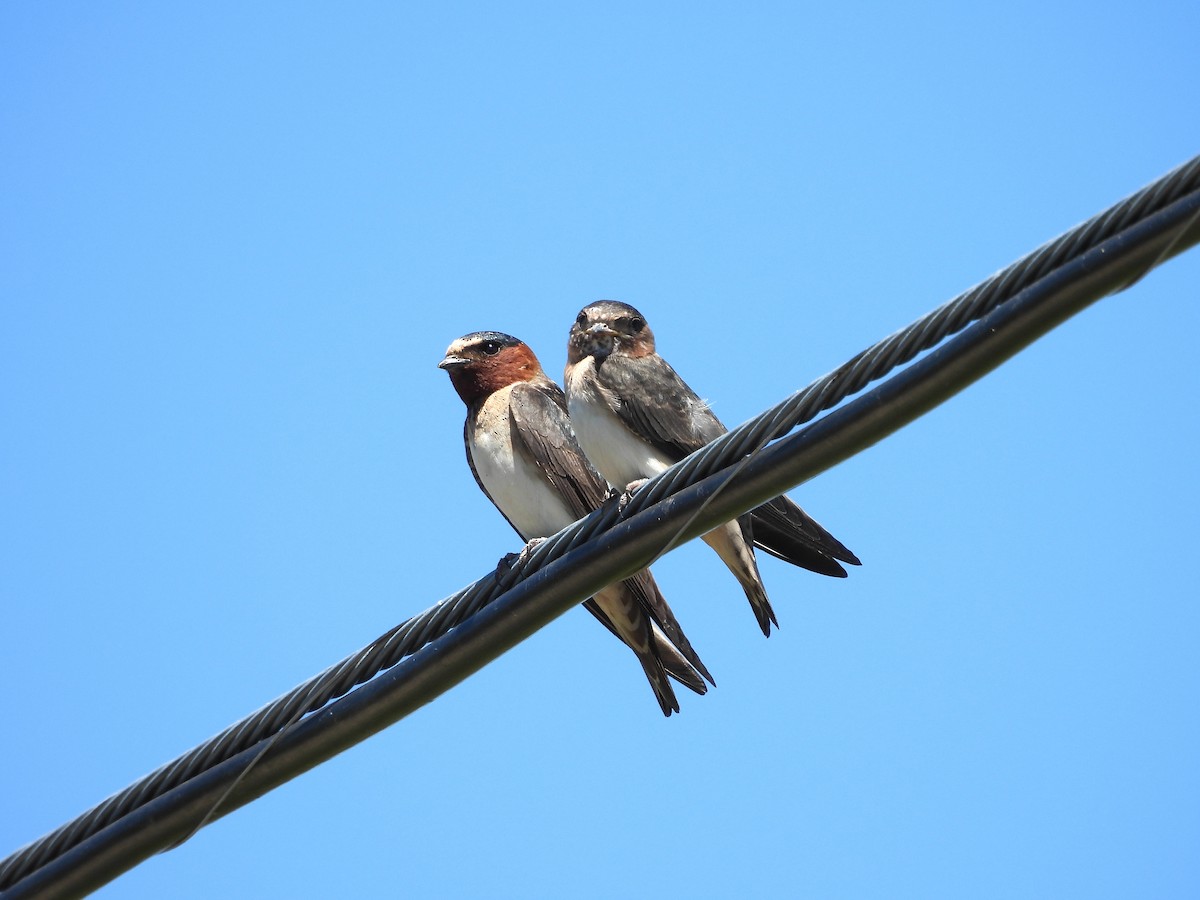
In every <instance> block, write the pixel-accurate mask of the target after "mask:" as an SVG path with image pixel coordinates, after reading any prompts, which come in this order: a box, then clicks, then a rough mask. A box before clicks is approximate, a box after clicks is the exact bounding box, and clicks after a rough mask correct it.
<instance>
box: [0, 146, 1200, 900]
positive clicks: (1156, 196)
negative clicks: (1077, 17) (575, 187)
mask: <svg viewBox="0 0 1200 900" xmlns="http://www.w3.org/2000/svg"><path fill="white" fill-rule="evenodd" d="M1198 192H1200V158H1197V159H1194V160H1192V161H1190V162H1189V163H1186V164H1185V165H1183V166H1181V167H1179V168H1178V169H1176V170H1175V171H1173V172H1171V173H1169V174H1168V175H1166V176H1164V177H1163V178H1161V179H1159V180H1158V181H1156V182H1155V183H1153V184H1152V185H1150V186H1148V187H1147V188H1145V189H1143V190H1141V191H1139V192H1137V193H1136V194H1134V195H1132V196H1131V197H1129V198H1127V199H1126V200H1124V201H1122V202H1121V203H1118V204H1117V205H1115V206H1114V207H1112V208H1111V209H1110V210H1108V211H1106V212H1104V213H1102V214H1100V215H1098V216H1096V217H1094V218H1093V219H1091V220H1089V221H1087V222H1085V223H1083V224H1082V225H1080V226H1078V227H1077V228H1074V229H1072V230H1071V231H1069V232H1067V233H1066V234H1064V235H1063V236H1061V237H1060V238H1057V239H1055V240H1054V241H1051V242H1049V243H1048V244H1046V245H1044V246H1043V247H1041V248H1039V249H1038V250H1036V251H1034V252H1033V253H1031V254H1029V255H1027V256H1026V257H1024V258H1022V259H1021V260H1019V261H1017V262H1016V263H1014V264H1012V265H1011V266H1009V267H1008V268H1006V269H1004V270H1003V271H1001V272H999V273H997V274H996V275H994V276H992V277H991V278H989V279H988V280H986V281H984V282H983V283H981V284H980V285H978V286H976V287H975V288H972V289H971V290H970V291H967V292H966V293H964V294H963V295H961V296H960V297H958V298H955V299H954V300H952V301H950V302H949V303H947V304H945V305H944V306H942V307H940V308H938V309H937V310H934V311H933V312H931V313H929V314H928V315H926V316H924V317H922V318H921V319H919V320H918V321H917V322H915V323H913V324H912V325H910V326H908V327H907V328H905V329H903V330H901V331H899V332H896V333H895V334H893V335H891V336H890V337H888V338H886V339H884V340H883V341H880V342H879V343H877V344H876V345H874V346H873V347H871V348H869V349H868V350H865V351H863V352H862V353H860V354H858V355H857V356H856V357H854V358H853V359H852V360H850V361H849V362H847V363H846V364H845V365H843V366H841V367H840V368H838V369H837V370H835V371H834V372H833V373H831V374H829V375H827V376H825V377H823V378H821V379H818V381H816V382H814V383H813V384H812V385H810V386H809V387H808V388H805V389H804V390H802V391H799V392H797V393H796V394H793V395H792V396H791V397H789V398H788V399H787V400H785V401H784V402H783V403H781V404H779V405H777V406H776V407H773V408H772V409H771V410H768V411H767V412H765V413H763V414H762V415H760V416H758V417H756V418H755V419H752V420H750V421H749V422H747V423H745V424H744V425H742V426H740V427H739V428H737V429H735V430H734V431H732V432H730V433H729V434H727V435H725V436H723V437H722V438H720V439H718V440H717V441H715V442H713V444H711V445H709V446H708V447H705V448H703V449H701V450H700V451H697V453H695V454H693V455H692V456H690V457H688V458H687V459H685V460H683V461H682V462H680V463H679V464H678V465H676V466H675V467H673V468H671V469H669V470H668V471H666V472H664V473H663V474H662V475H660V476H658V477H657V478H655V479H654V480H652V481H651V482H649V483H648V484H647V485H646V486H645V487H644V488H643V489H642V490H640V491H638V492H637V493H636V494H635V495H634V496H633V497H632V498H631V499H630V500H629V502H628V503H627V505H626V506H625V507H624V509H623V510H618V509H617V507H616V506H615V505H611V506H607V507H605V508H603V509H601V510H598V511H597V512H595V513H593V514H592V515H591V516H588V517H587V518H585V519H583V520H581V521H580V522H577V523H575V524H574V525H572V526H570V527H569V528H567V529H564V530H563V531H562V532H560V533H559V534H558V535H555V536H554V537H552V538H550V539H548V540H547V541H545V542H543V543H542V544H541V545H539V546H538V547H537V548H536V549H535V550H534V551H533V552H532V553H530V554H528V556H527V558H525V559H523V560H521V561H519V562H518V563H517V564H516V565H515V566H514V567H513V568H512V569H511V570H509V571H508V572H507V573H505V574H504V576H503V577H502V578H500V579H497V577H496V576H495V575H488V576H486V577H484V578H482V579H480V580H479V581H477V582H475V583H474V584H472V585H470V586H469V587H467V588H465V589H464V590H462V591H460V592H458V593H457V594H454V595H453V596H451V597H449V598H447V599H446V600H444V601H442V602H441V603H439V604H437V605H436V606H434V607H431V608H430V609H428V610H426V611H425V612H423V613H421V614H420V615H418V616H415V617H413V618H412V619H410V620H408V621H407V622H404V623H402V624H401V625H399V626H397V627H396V628H394V629H392V630H391V631H389V632H387V633H386V634H384V635H382V636H381V637H380V638H378V639H377V640H376V641H374V642H373V643H372V644H371V645H369V646H368V647H366V648H364V649H363V650H361V651H359V652H358V653H355V654H353V655H352V656H349V657H347V658H346V659H345V660H343V661H342V662H340V663H338V664H336V665H334V666H332V667H330V668H329V669H327V670H326V671H325V672H323V673H321V674H320V675H318V676H316V677H315V678H313V679H310V680H309V681H307V682H305V683H304V684H302V685H300V686H299V687H297V688H296V689H294V690H292V691H290V692H288V693H287V694H285V695H283V696H282V697H280V698H278V699H277V700H275V701H273V702H272V703H270V704H268V705H267V706H265V707H263V708H262V709H260V710H259V711H257V712H255V713H253V714H252V715H250V716H247V717H246V718H245V719H243V720H241V721H240V722H238V723H235V724H234V725H232V726H230V727H229V728H227V729H226V730H225V731H223V732H222V733H221V734H219V735H217V736H216V737H214V738H212V739H210V740H209V741H206V742H205V743H204V744H202V745H200V746H198V747H196V748H194V749H193V750H191V751H189V752H188V753H186V754H184V755H183V756H181V757H179V758H178V759H176V760H174V761H172V762H171V763H168V764H167V765H165V766H163V767H162V768H160V769H158V770H157V771H155V772H154V773H151V774H150V775H149V776H146V777H145V778H143V779H141V780H139V781H138V782H136V783H135V784H133V785H131V786H130V787H128V788H126V789H125V790H124V791H121V792H119V793H118V794H115V795H113V796H112V797H110V798H108V799H107V800H105V801H104V802H103V803H101V804H99V805H98V806H96V807H95V808H93V809H92V810H89V811H88V812H87V813H84V814H83V815H82V816H80V817H78V818H77V819H75V820H73V821H72V822H70V823H67V824H66V825H64V826H62V827H60V828H59V829H57V830H56V831H54V832H52V833H51V834H49V835H46V836H45V837H43V838H41V839H39V840H38V841H35V842H34V843H32V844H30V845H28V846H27V847H25V848H23V849H21V850H19V851H18V852H16V853H14V854H13V855H12V856H10V857H9V858H8V859H6V860H4V861H3V862H2V863H0V890H4V889H7V888H9V887H11V886H13V885H15V884H17V883H18V882H19V881H21V880H22V879H24V878H26V877H27V876H28V875H29V874H30V873H33V872H36V871H38V870H39V869H40V868H42V867H44V866H47V865H48V864H49V863H50V862H52V861H54V860H56V859H58V858H60V857H62V856H63V855H64V854H66V853H68V852H69V851H71V850H72V849H73V848H76V847H78V846H79V845H80V844H82V843H83V842H85V841H86V840H88V839H89V838H90V837H92V836H93V835H96V834H97V833H98V832H100V831H102V830H104V829H105V828H108V827H109V826H110V825H113V824H114V823H120V822H121V820H122V819H124V818H126V817H128V816H130V815H131V814H132V813H134V812H135V811H137V810H140V809H141V808H143V807H144V806H146V805H147V804H149V803H151V802H153V801H154V800H156V799H157V798H159V797H162V796H163V795H165V794H167V793H168V792H170V791H172V790H174V789H175V788H177V787H179V786H180V785H183V784H185V783H187V782H189V781H191V780H193V779H199V778H200V777H201V776H202V775H205V774H206V773H209V772H211V771H212V770H213V769H215V768H216V767H218V766H220V765H221V764H223V763H225V762H227V761H229V760H232V759H234V757H237V756H239V754H243V753H244V752H245V751H246V750H247V749H248V748H252V747H254V746H255V745H256V744H258V743H259V742H261V741H262V740H263V739H265V738H269V737H271V736H273V735H279V734H281V733H282V732H283V731H284V729H286V728H288V727H289V726H292V725H295V724H296V723H298V722H300V721H301V720H302V719H304V718H305V717H306V716H307V714H308V713H311V712H314V711H316V710H319V709H322V708H323V707H325V706H327V705H329V704H330V702H331V701H333V700H335V699H337V698H339V697H342V696H344V695H345V694H346V693H348V692H349V691H351V690H352V689H353V688H355V687H356V686H359V685H363V684H364V683H365V682H367V681H369V680H371V679H372V678H374V677H375V676H376V675H378V674H379V673H380V672H382V671H384V670H387V669H390V668H392V667H393V666H395V665H396V664H397V663H398V662H399V661H401V660H402V659H404V658H405V657H408V656H410V655H411V654H413V653H415V652H416V651H417V650H419V649H420V648H421V647H423V646H425V645H426V644H428V643H429V642H430V641H433V640H435V639H437V638H438V637H439V636H442V635H445V634H446V633H447V632H448V631H450V629H452V628H455V627H456V626H458V625H460V624H462V623H464V622H465V621H467V620H468V619H470V618H471V617H472V616H474V615H475V614H476V613H478V612H479V611H480V610H482V609H483V608H484V607H486V606H487V605H488V604H489V603H491V602H492V601H493V600H494V599H496V598H497V597H498V596H500V595H503V594H505V593H506V592H508V591H510V590H512V589H514V588H516V587H517V586H519V585H522V584H524V583H525V582H526V581H528V580H530V579H533V578H535V576H537V575H538V573H539V572H541V571H542V570H543V569H544V568H545V567H547V566H549V565H551V564H553V563H554V562H556V561H557V560H559V559H560V558H561V557H563V556H564V555H565V554H567V553H569V552H571V551H573V550H575V549H576V548H579V547H581V546H582V545H584V544H587V543H588V542H589V541H593V540H598V539H599V537H600V536H601V535H603V534H604V533H605V532H607V531H608V530H609V529H610V528H612V527H613V525H614V524H615V523H616V522H617V520H618V519H629V518H631V517H633V516H636V515H637V514H638V513H639V512H641V511H643V510H645V509H647V508H648V507H650V506H651V505H654V504H656V503H658V502H660V501H662V500H663V499H664V498H667V497H670V496H674V495H676V494H678V493H680V492H683V491H684V490H686V489H687V488H689V487H692V486H695V485H697V484H698V483H700V482H702V481H703V480H705V479H706V477H708V476H710V475H713V474H714V473H717V472H720V471H722V470H723V469H725V468H726V467H728V466H730V465H733V464H737V463H739V462H740V461H743V460H746V459H747V457H748V455H750V454H752V453H757V452H758V451H759V450H760V449H761V448H762V447H764V446H765V445H766V444H768V443H769V442H770V441H772V440H773V439H775V438H777V437H779V436H781V435H783V434H786V433H787V432H788V431H789V430H791V429H792V428H794V427H795V426H796V425H797V424H798V423H802V422H805V421H808V420H810V419H812V418H813V417H814V416H815V415H817V414H818V413H819V412H821V411H822V410H826V409H830V408H832V407H834V406H836V405H837V404H838V403H840V402H841V401H842V400H843V399H845V398H846V397H848V396H850V395H851V394H853V393H855V392H857V391H859V390H861V389H862V388H863V387H864V386H865V385H867V384H869V383H871V382H872V381H875V380H877V379H879V378H881V377H882V376H883V375H885V374H886V373H888V372H890V371H892V370H893V369H895V368H896V367H897V366H901V365H904V364H905V363H908V362H910V361H912V360H913V359H915V358H916V357H917V356H918V355H919V354H921V353H922V352H923V351H925V350H928V349H930V348H932V347H934V346H935V345H937V344H938V343H939V342H941V341H942V340H943V339H944V338H945V337H947V336H948V335H951V334H954V333H956V332H957V331H960V330H962V329H963V328H965V327H966V326H967V325H969V324H970V323H971V322H974V321H976V320H978V319H979V318H981V317H983V316H985V315H987V314H988V313H989V312H991V311H993V310H996V309H997V308H999V307H1000V306H1001V305H1002V304H1004V303H1006V302H1007V301H1008V300H1010V299H1012V298H1013V297H1015V296H1016V295H1017V294H1019V293H1020V292H1021V291H1022V290H1024V289H1025V288H1027V287H1029V286H1030V285H1033V284H1034V283H1036V282H1038V281H1039V280H1041V279H1044V278H1047V277H1048V276H1050V275H1051V274H1053V273H1055V272H1057V271H1060V270H1063V269H1064V267H1067V266H1068V265H1069V264H1072V263H1074V262H1076V261H1078V260H1079V259H1080V258H1081V257H1082V256H1083V255H1084V254H1086V253H1087V252H1088V251H1090V250H1092V249H1094V248H1096V247H1098V246H1099V245H1100V244H1102V243H1104V242H1106V241H1111V240H1112V239H1114V238H1118V237H1120V236H1121V235H1122V234H1123V233H1124V232H1127V231H1130V230H1131V229H1134V228H1135V226H1138V225H1140V224H1142V223H1145V222H1146V221H1147V220H1149V219H1150V218H1151V217H1153V216H1156V215H1158V214H1160V213H1162V212H1163V211H1165V210H1167V209H1168V208H1169V207H1172V206H1173V205H1174V204H1176V203H1177V202H1178V201H1181V200H1183V199H1185V198H1189V199H1195V197H1196V195H1197V194H1198ZM1192 225H1194V216H1193V217H1192V219H1191V221H1189V222H1186V223H1184V224H1183V225H1181V226H1180V227H1179V228H1178V231H1177V233H1176V236H1175V238H1174V240H1175V241H1176V242H1177V245H1172V244H1168V245H1167V246H1166V247H1164V248H1163V250H1162V252H1161V253H1160V254H1159V258H1158V259H1155V260H1150V261H1148V262H1147V263H1146V264H1144V265H1143V266H1142V267H1141V268H1140V269H1139V270H1138V271H1136V272H1134V273H1132V274H1130V275H1128V276H1127V277H1126V278H1125V280H1123V281H1121V282H1120V283H1117V284H1111V285H1108V286H1107V290H1106V292H1108V293H1111V292H1113V291H1115V290H1119V289H1121V288H1123V287H1125V286H1127V285H1128V284H1129V283H1132V282H1133V281H1135V280H1137V278H1140V277H1141V276H1142V275H1143V274H1144V272H1145V271H1146V270H1148V269H1149V268H1152V267H1153V266H1154V265H1155V264H1157V262H1158V261H1160V260H1161V258H1164V257H1165V256H1167V255H1173V253H1174V252H1178V250H1179V249H1181V248H1182V247H1183V246H1190V244H1191V243H1195V242H1196V240H1197V235H1195V234H1194V233H1193V232H1194V231H1195V229H1194V228H1191V226H1192ZM1189 229H1190V230H1189ZM1185 232H1187V233H1188V235H1189V237H1188V239H1187V241H1185V240H1184V238H1183V237H1182V236H1183V235H1184V233H1185ZM1189 242H1190V243H1189ZM822 421H825V420H822ZM622 574H628V573H615V574H614V575H613V579H614V580H615V578H618V577H621V576H622ZM358 693H359V692H356V696H357V695H358ZM252 758H253V759H255V760H257V759H258V757H257V756H255V757H252ZM210 805H211V804H210ZM214 813H215V810H213V809H207V810H206V811H205V813H204V814H205V816H211V815H213V814H214Z"/></svg>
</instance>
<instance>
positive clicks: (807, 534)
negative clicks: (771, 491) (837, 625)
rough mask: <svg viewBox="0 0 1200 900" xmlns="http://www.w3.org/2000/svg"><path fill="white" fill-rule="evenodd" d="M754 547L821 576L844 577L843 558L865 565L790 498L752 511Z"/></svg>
mask: <svg viewBox="0 0 1200 900" xmlns="http://www.w3.org/2000/svg"><path fill="white" fill-rule="evenodd" d="M750 516H751V517H752V520H753V533H754V543H755V546H758V547H761V548H762V549H763V550H765V551H766V552H767V553H770V554H771V555H772V556H775V557H778V558H779V559H782V560H783V561H784V562H789V563H791V564H792V565H796V566H800V567H802V568H805V569H808V570H810V571H812V572H817V573H819V574H821V575H831V576H833V577H835V578H845V577H846V570H845V569H844V568H842V567H841V566H840V565H838V563H837V560H841V561H842V562H844V563H847V564H849V565H852V566H858V565H862V563H860V562H859V559H858V557H857V556H855V555H854V554H853V553H852V552H851V551H850V550H849V549H848V548H847V547H846V545H845V544H843V543H842V542H841V541H839V540H838V539H837V538H835V537H834V536H833V535H832V534H830V533H829V532H828V531H826V530H825V529H824V528H822V527H821V525H820V524H819V523H818V522H817V521H816V520H815V519H813V518H812V516H810V515H809V514H808V513H806V512H805V511H804V510H802V509H801V508H800V507H799V506H797V505H796V504H795V503H794V502H792V500H790V499H789V498H788V497H786V496H783V497H776V498H775V499H774V500H772V501H771V502H770V503H764V504H763V505H762V506H760V507H758V508H757V509H755V510H753V511H752V512H751V513H750Z"/></svg>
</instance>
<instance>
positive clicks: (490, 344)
mask: <svg viewBox="0 0 1200 900" xmlns="http://www.w3.org/2000/svg"><path fill="white" fill-rule="evenodd" d="M479 349H480V350H482V351H483V352H484V353H486V354H487V355H488V356H495V355H496V354H497V353H499V352H500V342H499V341H484V342H483V343H482V344H480V345H479Z"/></svg>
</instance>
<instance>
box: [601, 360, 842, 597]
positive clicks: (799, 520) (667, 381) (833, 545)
mask: <svg viewBox="0 0 1200 900" xmlns="http://www.w3.org/2000/svg"><path fill="white" fill-rule="evenodd" d="M597 377H598V379H599V381H600V384H601V386H602V387H604V388H606V389H607V390H609V391H610V392H611V393H612V394H613V395H615V396H616V398H617V407H616V410H615V411H616V413H617V415H618V416H619V417H620V418H621V420H622V421H624V422H625V424H626V425H628V426H629V427H630V428H632V429H633V430H634V431H636V432H637V433H638V434H640V435H641V436H642V437H643V438H644V439H646V440H647V441H649V442H650V443H651V444H653V445H654V446H655V447H656V448H657V449H659V450H661V451H663V452H664V453H667V454H669V455H670V456H672V457H673V458H674V459H676V460H679V459H682V458H683V457H684V456H686V455H688V454H689V453H693V452H695V451H696V450H698V449H700V448H701V447H703V446H704V445H705V444H707V443H709V442H710V441H713V440H716V439H717V438H718V437H720V436H721V435H722V434H724V433H725V426H724V425H722V424H721V422H720V420H719V419H718V418H717V417H716V416H715V415H713V413H712V410H710V409H709V408H708V406H707V405H706V404H705V403H704V402H703V401H702V400H701V399H700V398H699V397H698V396H696V393H695V391H693V390H692V389H691V388H689V387H688V386H687V384H686V383H684V381H683V379H682V378H680V377H679V375H678V374H676V372H675V370H674V369H672V368H671V366H670V365H668V364H667V362H666V361H665V360H664V359H662V358H661V357H659V356H658V355H656V354H652V355H650V356H643V357H639V358H632V357H628V356H610V357H609V358H608V359H607V360H605V362H604V363H603V365H601V366H600V367H599V370H598V371H597ZM751 517H752V519H753V526H752V532H753V541H754V544H755V545H756V546H758V547H761V548H762V549H763V550H765V551H767V552H768V553H770V554H771V555H772V556H777V557H779V558H780V559H782V560H784V561H786V562H790V563H792V564H794V565H798V566H801V567H803V568H805V569H809V570H811V571H813V572H818V573H820V574H822V575H832V576H835V577H837V576H844V575H845V574H846V570H845V569H843V568H842V567H841V566H840V565H838V563H837V562H836V560H841V561H842V562H845V563H850V564H851V565H859V561H858V557H857V556H855V555H854V554H853V553H851V552H850V550H848V549H847V548H846V546H845V545H844V544H842V542H841V541H839V540H838V539H837V538H835V537H834V536H833V535H831V534H830V533H829V532H828V531H826V530H825V529H824V528H822V527H821V526H820V525H818V524H817V522H816V521H814V520H813V519H812V518H811V517H810V516H809V515H808V514H807V513H805V512H804V510H802V509H801V508H800V507H799V506H797V505H796V504H795V503H793V502H792V501H791V500H789V499H788V498H787V497H786V496H783V497H777V498H776V499H774V500H772V501H771V502H770V503H766V504H764V505H762V506H760V507H758V509H756V510H754V511H753V512H752V513H751ZM742 530H743V532H747V531H748V530H751V529H747V524H746V523H743V529H742ZM746 536H747V538H749V537H750V534H747V535H746Z"/></svg>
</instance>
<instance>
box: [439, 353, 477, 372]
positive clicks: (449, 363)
mask: <svg viewBox="0 0 1200 900" xmlns="http://www.w3.org/2000/svg"><path fill="white" fill-rule="evenodd" d="M469 362H470V360H469V359H463V358H462V357H461V356H453V355H447V356H446V358H445V359H443V360H442V361H441V362H440V363H438V368H439V369H445V370H446V371H447V372H453V371H454V370H455V369H457V368H458V367H459V366H465V365H466V364H467V363H469Z"/></svg>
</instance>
